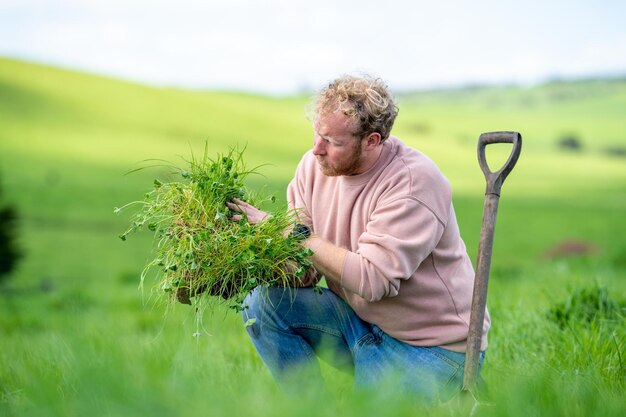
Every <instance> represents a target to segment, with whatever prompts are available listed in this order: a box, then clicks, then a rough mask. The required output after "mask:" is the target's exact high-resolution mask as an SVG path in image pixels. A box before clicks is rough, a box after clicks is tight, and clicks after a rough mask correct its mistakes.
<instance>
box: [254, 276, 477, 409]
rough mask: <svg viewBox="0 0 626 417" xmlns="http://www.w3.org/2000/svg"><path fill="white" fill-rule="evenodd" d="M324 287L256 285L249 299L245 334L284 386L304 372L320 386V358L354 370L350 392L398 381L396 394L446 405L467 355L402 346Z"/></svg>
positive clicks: (459, 380)
mask: <svg viewBox="0 0 626 417" xmlns="http://www.w3.org/2000/svg"><path fill="white" fill-rule="evenodd" d="M321 290H322V291H321V293H317V292H315V291H314V290H313V289H312V288H299V289H297V290H289V289H288V290H285V289H282V288H257V289H255V290H254V291H253V292H252V293H251V294H250V295H248V297H247V298H246V301H245V305H247V306H248V308H247V309H246V310H244V312H243V317H244V321H247V320H248V319H256V321H255V322H254V323H253V324H252V325H250V326H248V327H247V330H248V334H249V335H250V338H251V339H252V342H253V343H254V346H255V348H256V350H257V352H258V353H259V355H260V356H261V359H262V360H263V362H265V364H266V365H267V367H268V368H269V370H270V372H271V373H272V376H273V377H274V379H275V380H276V381H277V382H278V383H279V385H281V386H282V387H283V388H287V389H289V387H290V385H291V384H292V383H293V379H291V378H292V377H294V376H295V377H297V376H298V374H299V373H300V374H301V375H302V376H303V377H304V375H305V372H306V379H307V380H308V381H310V380H311V378H313V379H314V380H317V381H318V382H319V383H321V382H322V376H321V371H320V368H319V364H318V362H317V357H318V356H320V357H322V358H324V359H327V360H329V361H330V362H331V364H332V365H333V366H335V367H337V368H343V369H347V370H349V371H351V372H352V373H353V374H354V387H355V389H379V388H380V385H381V384H383V383H384V382H389V381H395V384H394V388H393V389H394V390H396V392H401V393H403V394H408V395H412V396H417V397H419V398H421V399H423V400H426V401H429V402H430V401H438V400H446V399H448V398H449V397H451V396H452V395H453V394H454V393H455V392H456V391H458V390H459V389H460V388H461V385H462V382H463V368H464V363H465V354H464V353H458V352H453V351H451V350H447V349H443V348H440V347H421V346H412V345H409V344H406V343H403V342H400V341H399V340H397V339H394V338H392V337H391V336H389V335H387V334H386V333H384V332H383V331H382V330H381V329H380V328H379V327H378V326H376V325H373V324H370V323H367V322H365V321H363V320H361V319H360V318H359V317H358V316H357V315H356V313H355V312H354V311H353V310H352V309H351V308H350V306H349V305H348V304H346V303H345V302H344V301H343V300H342V299H341V298H340V297H338V296H337V295H336V294H334V293H333V292H332V291H330V290H328V289H326V288H322V289H321ZM483 357H484V353H483V354H481V357H480V361H481V363H482V361H483ZM304 370H306V371H304Z"/></svg>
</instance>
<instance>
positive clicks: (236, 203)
mask: <svg viewBox="0 0 626 417" xmlns="http://www.w3.org/2000/svg"><path fill="white" fill-rule="evenodd" d="M226 205H227V206H228V208H229V209H231V210H232V211H234V212H237V213H242V214H235V215H233V216H232V219H233V220H235V221H239V220H241V219H242V218H243V215H245V216H246V218H247V219H248V222H249V223H252V224H256V223H259V222H262V221H263V220H265V219H266V218H268V217H270V215H269V214H267V213H266V212H264V211H262V210H259V209H258V208H256V207H254V206H253V205H251V204H248V203H246V202H245V201H242V200H239V199H238V198H233V201H232V202H227V203H226Z"/></svg>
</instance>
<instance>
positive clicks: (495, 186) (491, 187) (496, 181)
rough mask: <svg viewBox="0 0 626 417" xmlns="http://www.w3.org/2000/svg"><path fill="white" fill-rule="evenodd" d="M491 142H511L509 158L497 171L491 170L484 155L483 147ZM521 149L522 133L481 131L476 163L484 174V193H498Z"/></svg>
mask: <svg viewBox="0 0 626 417" xmlns="http://www.w3.org/2000/svg"><path fill="white" fill-rule="evenodd" d="M492 143H512V144H513V150H512V151H511V155H509V159H507V161H506V162H505V163H504V166H503V167H502V168H500V170H499V171H496V172H492V171H491V170H490V169H489V165H488V164H487V158H486V156H485V148H486V147H487V145H490V144H492ZM521 151H522V135H521V134H519V132H489V133H483V134H482V135H480V137H479V138H478V163H479V164H480V168H481V169H482V170H483V173H484V174H485V179H486V180H487V191H486V192H485V193H486V194H495V195H498V196H499V195H500V189H501V188H502V183H504V180H505V179H506V177H507V175H509V173H510V172H511V171H512V170H513V167H514V166H515V164H516V163H517V159H518V158H519V155H520V152H521Z"/></svg>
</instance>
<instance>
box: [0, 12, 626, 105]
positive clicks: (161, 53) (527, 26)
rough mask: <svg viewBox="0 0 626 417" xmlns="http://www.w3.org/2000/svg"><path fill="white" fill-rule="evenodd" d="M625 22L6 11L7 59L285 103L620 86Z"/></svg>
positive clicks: (615, 18)
mask: <svg viewBox="0 0 626 417" xmlns="http://www.w3.org/2000/svg"><path fill="white" fill-rule="evenodd" d="M625 22H626V1H623V0H593V1H592V0H589V1H587V0H554V1H550V0H543V1H539V0H515V1H513V0H500V1H482V0H474V1H462V0H449V1H445V0H441V1H436V0H428V1H422V0H413V1H408V0H406V1H399V0H378V1H369V0H308V1H300V0H205V1H200V0H167V1H166V0H47V1H44V0H0V56H6V57H12V58H18V59H25V60H30V61H35V62H40V63H45V64H52V65H56V66H61V67H66V68H72V69H78V70H85V71H89V72H95V73H98V74H103V75H107V76H113V77H116V78H123V79H127V80H130V81H137V82H141V83H145V84H151V85H156V86H167V87H184V88H194V89H222V90H224V89H225V90H239V91H250V92H258V93H267V94H279V95H281V94H292V93H297V92H302V91H310V90H311V89H318V88H319V87H321V86H322V85H323V84H324V83H325V82H327V81H329V80H331V79H333V78H334V77H336V76H338V75H342V74H362V73H366V74H370V75H374V76H378V77H381V78H383V79H384V80H385V81H386V82H387V83H388V84H389V86H390V87H391V88H392V89H395V90H412V89H429V88H442V87H454V86H463V85H472V84H499V83H518V84H534V83H539V82H543V81H546V80H549V79H554V78H566V79H568V78H583V77H595V76H623V75H626V23H625ZM0 65H1V64H0Z"/></svg>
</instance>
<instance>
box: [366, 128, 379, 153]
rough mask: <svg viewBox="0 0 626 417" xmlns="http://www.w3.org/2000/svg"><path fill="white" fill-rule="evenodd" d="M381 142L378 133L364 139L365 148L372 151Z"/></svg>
mask: <svg viewBox="0 0 626 417" xmlns="http://www.w3.org/2000/svg"><path fill="white" fill-rule="evenodd" d="M381 142H382V137H381V136H380V133H378V132H372V133H370V134H369V135H367V137H366V138H365V148H366V149H374V148H376V147H377V146H378V145H380V143H381Z"/></svg>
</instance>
